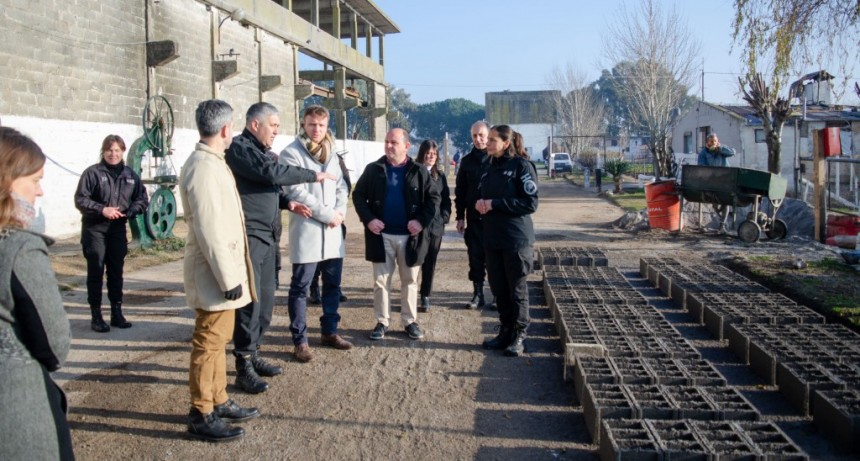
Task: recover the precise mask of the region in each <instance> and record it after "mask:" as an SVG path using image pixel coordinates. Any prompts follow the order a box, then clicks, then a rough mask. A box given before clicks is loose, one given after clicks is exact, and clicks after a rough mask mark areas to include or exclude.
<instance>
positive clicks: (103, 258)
mask: <svg viewBox="0 0 860 461" xmlns="http://www.w3.org/2000/svg"><path fill="white" fill-rule="evenodd" d="M81 247H82V248H83V251H84V258H86V260H87V302H88V303H89V305H90V306H93V307H101V305H102V280H103V278H104V277H105V270H107V291H108V300H110V302H111V304H115V303H121V302H122V272H123V265H124V264H125V255H126V254H128V240H127V238H126V234H125V223H124V222H123V223H119V222H113V223H103V224H95V225H84V226H82V227H81Z"/></svg>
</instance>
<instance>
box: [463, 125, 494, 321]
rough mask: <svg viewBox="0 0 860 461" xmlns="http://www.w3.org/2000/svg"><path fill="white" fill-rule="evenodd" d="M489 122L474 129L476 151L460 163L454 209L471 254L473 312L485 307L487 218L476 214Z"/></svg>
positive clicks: (470, 278) (473, 141) (473, 139)
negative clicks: (484, 220) (484, 222)
mask: <svg viewBox="0 0 860 461" xmlns="http://www.w3.org/2000/svg"><path fill="white" fill-rule="evenodd" d="M489 132H490V127H489V125H487V122H484V121H477V122H475V123H474V124H473V125H472V145H473V147H472V150H471V151H470V152H469V153H468V154H466V155H465V156H463V158H462V159H461V160H460V166H459V169H458V171H457V180H456V185H455V186H454V195H456V198H455V199H454V208H455V211H456V219H457V232H459V233H461V234H463V239H464V240H465V242H466V252H467V253H468V254H469V280H471V281H472V298H471V299H469V302H468V303H466V307H468V308H470V309H478V308H479V307H483V306H484V274H485V272H486V263H485V262H484V243H483V236H484V225H483V219H484V218H483V217H482V216H481V215H480V214H479V213H478V212H477V211H475V202H476V201H477V200H478V183H479V182H480V181H481V172H482V171H483V168H484V166H485V164H486V160H487V135H488V134H489Z"/></svg>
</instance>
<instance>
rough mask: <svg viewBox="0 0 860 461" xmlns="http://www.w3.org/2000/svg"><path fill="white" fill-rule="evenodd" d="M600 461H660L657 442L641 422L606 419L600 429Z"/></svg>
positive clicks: (660, 454) (660, 455)
mask: <svg viewBox="0 0 860 461" xmlns="http://www.w3.org/2000/svg"><path fill="white" fill-rule="evenodd" d="M598 451H599V452H600V459H601V461H661V460H662V459H663V457H662V453H661V450H660V447H659V445H658V444H657V441H656V440H654V437H653V436H652V435H651V431H649V430H648V428H647V427H646V426H645V422H644V421H642V420H638V419H634V420H628V419H617V420H612V419H608V420H605V421H603V423H602V425H601V428H600V447H599V449H598Z"/></svg>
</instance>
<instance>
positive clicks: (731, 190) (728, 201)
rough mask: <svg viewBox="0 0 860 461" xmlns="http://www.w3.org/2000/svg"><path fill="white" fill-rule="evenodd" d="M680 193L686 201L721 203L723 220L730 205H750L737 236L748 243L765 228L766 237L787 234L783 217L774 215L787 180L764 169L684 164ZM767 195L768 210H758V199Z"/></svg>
mask: <svg viewBox="0 0 860 461" xmlns="http://www.w3.org/2000/svg"><path fill="white" fill-rule="evenodd" d="M681 179H682V184H681V186H680V187H679V190H680V192H681V196H682V197H683V198H684V200H687V201H689V202H702V203H711V204H714V205H723V206H722V211H721V212H720V214H721V216H720V218H721V220H722V222H725V218H726V215H727V214H728V212H729V211H728V206H725V205H731V206H732V207H733V208H735V209H737V208H738V207H745V206H749V205H752V210H751V211H750V212H749V213H748V214H747V219H746V220H744V221H743V222H742V223H740V224H739V225H738V237H740V239H741V240H743V241H744V242H747V243H752V242H756V241H758V239H759V237H760V236H761V232H762V231H764V233H765V235H767V237H768V238H769V239H782V238H785V236H786V235H787V234H788V227H787V226H786V224H785V221H783V220H781V219H778V218H777V217H776V213H777V211H779V207H780V206H781V205H782V200H783V199H784V198H785V190H786V186H787V183H786V180H785V179H783V178H781V177H779V176H777V175H775V174H773V173H768V172H766V171H759V170H750V169H747V168H735V167H718V166H698V165H683V167H682V173H681ZM763 197H768V198H769V199H770V203H771V205H772V206H771V212H770V214H768V213H765V212H762V211H761V199H762V198H763Z"/></svg>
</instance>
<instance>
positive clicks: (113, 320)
mask: <svg viewBox="0 0 860 461" xmlns="http://www.w3.org/2000/svg"><path fill="white" fill-rule="evenodd" d="M110 326H112V327H117V328H131V322H129V321H128V320H126V319H125V317H123V315H122V303H110Z"/></svg>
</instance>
